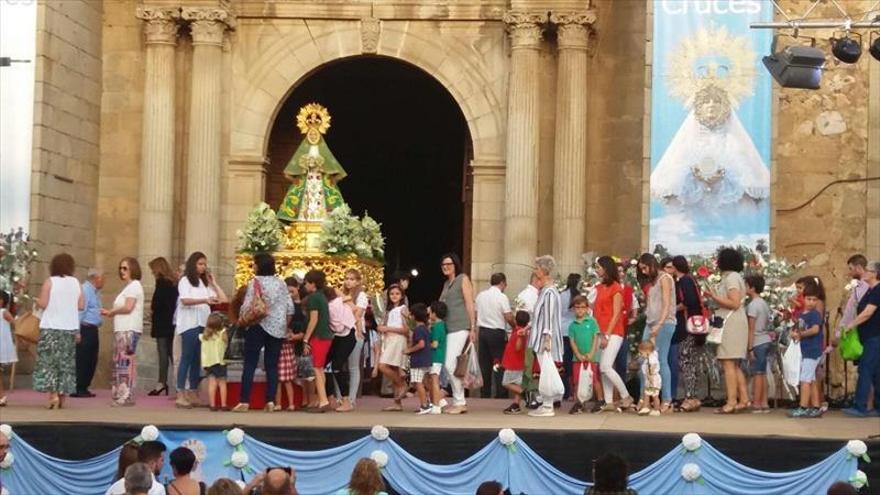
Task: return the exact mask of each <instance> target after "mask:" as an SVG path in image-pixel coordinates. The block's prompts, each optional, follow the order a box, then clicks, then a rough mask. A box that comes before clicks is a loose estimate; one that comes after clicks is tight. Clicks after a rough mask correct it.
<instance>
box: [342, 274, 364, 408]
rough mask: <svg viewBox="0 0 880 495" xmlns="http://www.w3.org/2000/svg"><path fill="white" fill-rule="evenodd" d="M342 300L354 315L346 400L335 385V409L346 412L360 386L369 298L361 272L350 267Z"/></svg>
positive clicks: (352, 405)
mask: <svg viewBox="0 0 880 495" xmlns="http://www.w3.org/2000/svg"><path fill="white" fill-rule="evenodd" d="M342 293H343V294H344V298H343V302H345V304H347V305H348V306H349V307H350V308H351V311H352V313H354V317H355V328H354V330H355V344H354V349H353V350H352V351H351V354H349V355H348V390H347V392H348V402H347V403H346V402H345V401H344V400H343V397H342V394H344V393H345V392H346V391H344V390H339V387H336V399H337V400H338V401H340V402H341V403H342V405H341V406H339V407H338V408H337V409H336V410H337V411H339V412H347V411H351V410H352V409H354V404H355V401H356V400H357V395H358V390H359V389H360V386H361V363H362V357H363V350H364V335H365V332H366V329H365V325H366V321H365V319H364V315H365V314H366V312H367V306H368V305H369V300H368V299H367V294H366V293H365V292H364V280H363V275H361V272H360V271H358V270H357V269H355V268H351V269H349V270H348V271H346V272H345V282H344V285H343V288H342Z"/></svg>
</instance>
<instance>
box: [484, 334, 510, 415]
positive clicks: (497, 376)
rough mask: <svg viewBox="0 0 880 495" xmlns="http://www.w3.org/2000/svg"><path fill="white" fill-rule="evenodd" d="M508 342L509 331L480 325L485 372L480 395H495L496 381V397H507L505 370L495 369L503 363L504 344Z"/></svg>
mask: <svg viewBox="0 0 880 495" xmlns="http://www.w3.org/2000/svg"><path fill="white" fill-rule="evenodd" d="M505 344H507V332H505V331H504V329H501V328H486V327H480V336H479V345H480V354H479V361H480V371H481V372H482V373H483V388H482V390H481V394H480V397H484V398H485V397H493V395H492V383H493V382H494V383H495V395H494V397H495V398H496V399H500V398H504V397H507V390H505V388H504V387H503V386H502V385H501V379H502V378H503V376H504V372H503V371H501V369H500V368H499V370H498V371H497V372H496V371H495V365H496V364H499V365H500V364H501V358H502V357H504V346H505Z"/></svg>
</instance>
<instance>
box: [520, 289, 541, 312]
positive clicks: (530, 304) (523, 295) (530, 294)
mask: <svg viewBox="0 0 880 495" xmlns="http://www.w3.org/2000/svg"><path fill="white" fill-rule="evenodd" d="M516 299H517V301H519V304H518V305H517V307H516V309H518V310H523V311H527V312H528V313H529V316H534V314H532V313H534V312H535V305H536V304H538V288H537V287H535V286H534V285H532V284H529V285H527V286H526V288H525V289H523V290H522V292H520V293H519V295H517V296H516Z"/></svg>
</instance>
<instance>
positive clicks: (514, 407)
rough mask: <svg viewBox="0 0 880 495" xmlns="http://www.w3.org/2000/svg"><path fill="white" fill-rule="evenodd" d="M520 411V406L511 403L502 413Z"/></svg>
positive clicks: (517, 412)
mask: <svg viewBox="0 0 880 495" xmlns="http://www.w3.org/2000/svg"><path fill="white" fill-rule="evenodd" d="M520 413H522V408H521V407H519V404H511V405H509V406H508V407H507V409H505V410H504V414H520Z"/></svg>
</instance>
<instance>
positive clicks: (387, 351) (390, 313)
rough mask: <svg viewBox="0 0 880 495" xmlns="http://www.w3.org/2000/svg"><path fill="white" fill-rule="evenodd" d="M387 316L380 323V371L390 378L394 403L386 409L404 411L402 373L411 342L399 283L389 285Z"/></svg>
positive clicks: (404, 388)
mask: <svg viewBox="0 0 880 495" xmlns="http://www.w3.org/2000/svg"><path fill="white" fill-rule="evenodd" d="M385 307H386V310H387V316H386V317H385V324H384V325H379V328H378V330H379V335H380V336H381V339H382V345H381V348H382V355H381V356H380V357H379V371H381V372H382V374H383V375H385V377H386V378H388V381H390V382H391V383H392V385H393V388H394V404H392V405H390V406H388V407H386V408H385V409H383V410H384V411H402V410H403V406H402V405H401V400H402V399H403V397H404V395H405V394H406V381H405V380H404V379H403V376H401V374H400V369H401V368H402V367H403V365H404V354H403V351H404V350H406V347H407V344H408V343H409V327H407V325H406V323H405V322H404V318H405V317H406V316H407V314H408V312H407V309H406V306H405V305H404V304H403V291H402V290H401V289H400V286H398V285H392V286H390V287H388V302H387V303H386V305H385Z"/></svg>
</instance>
